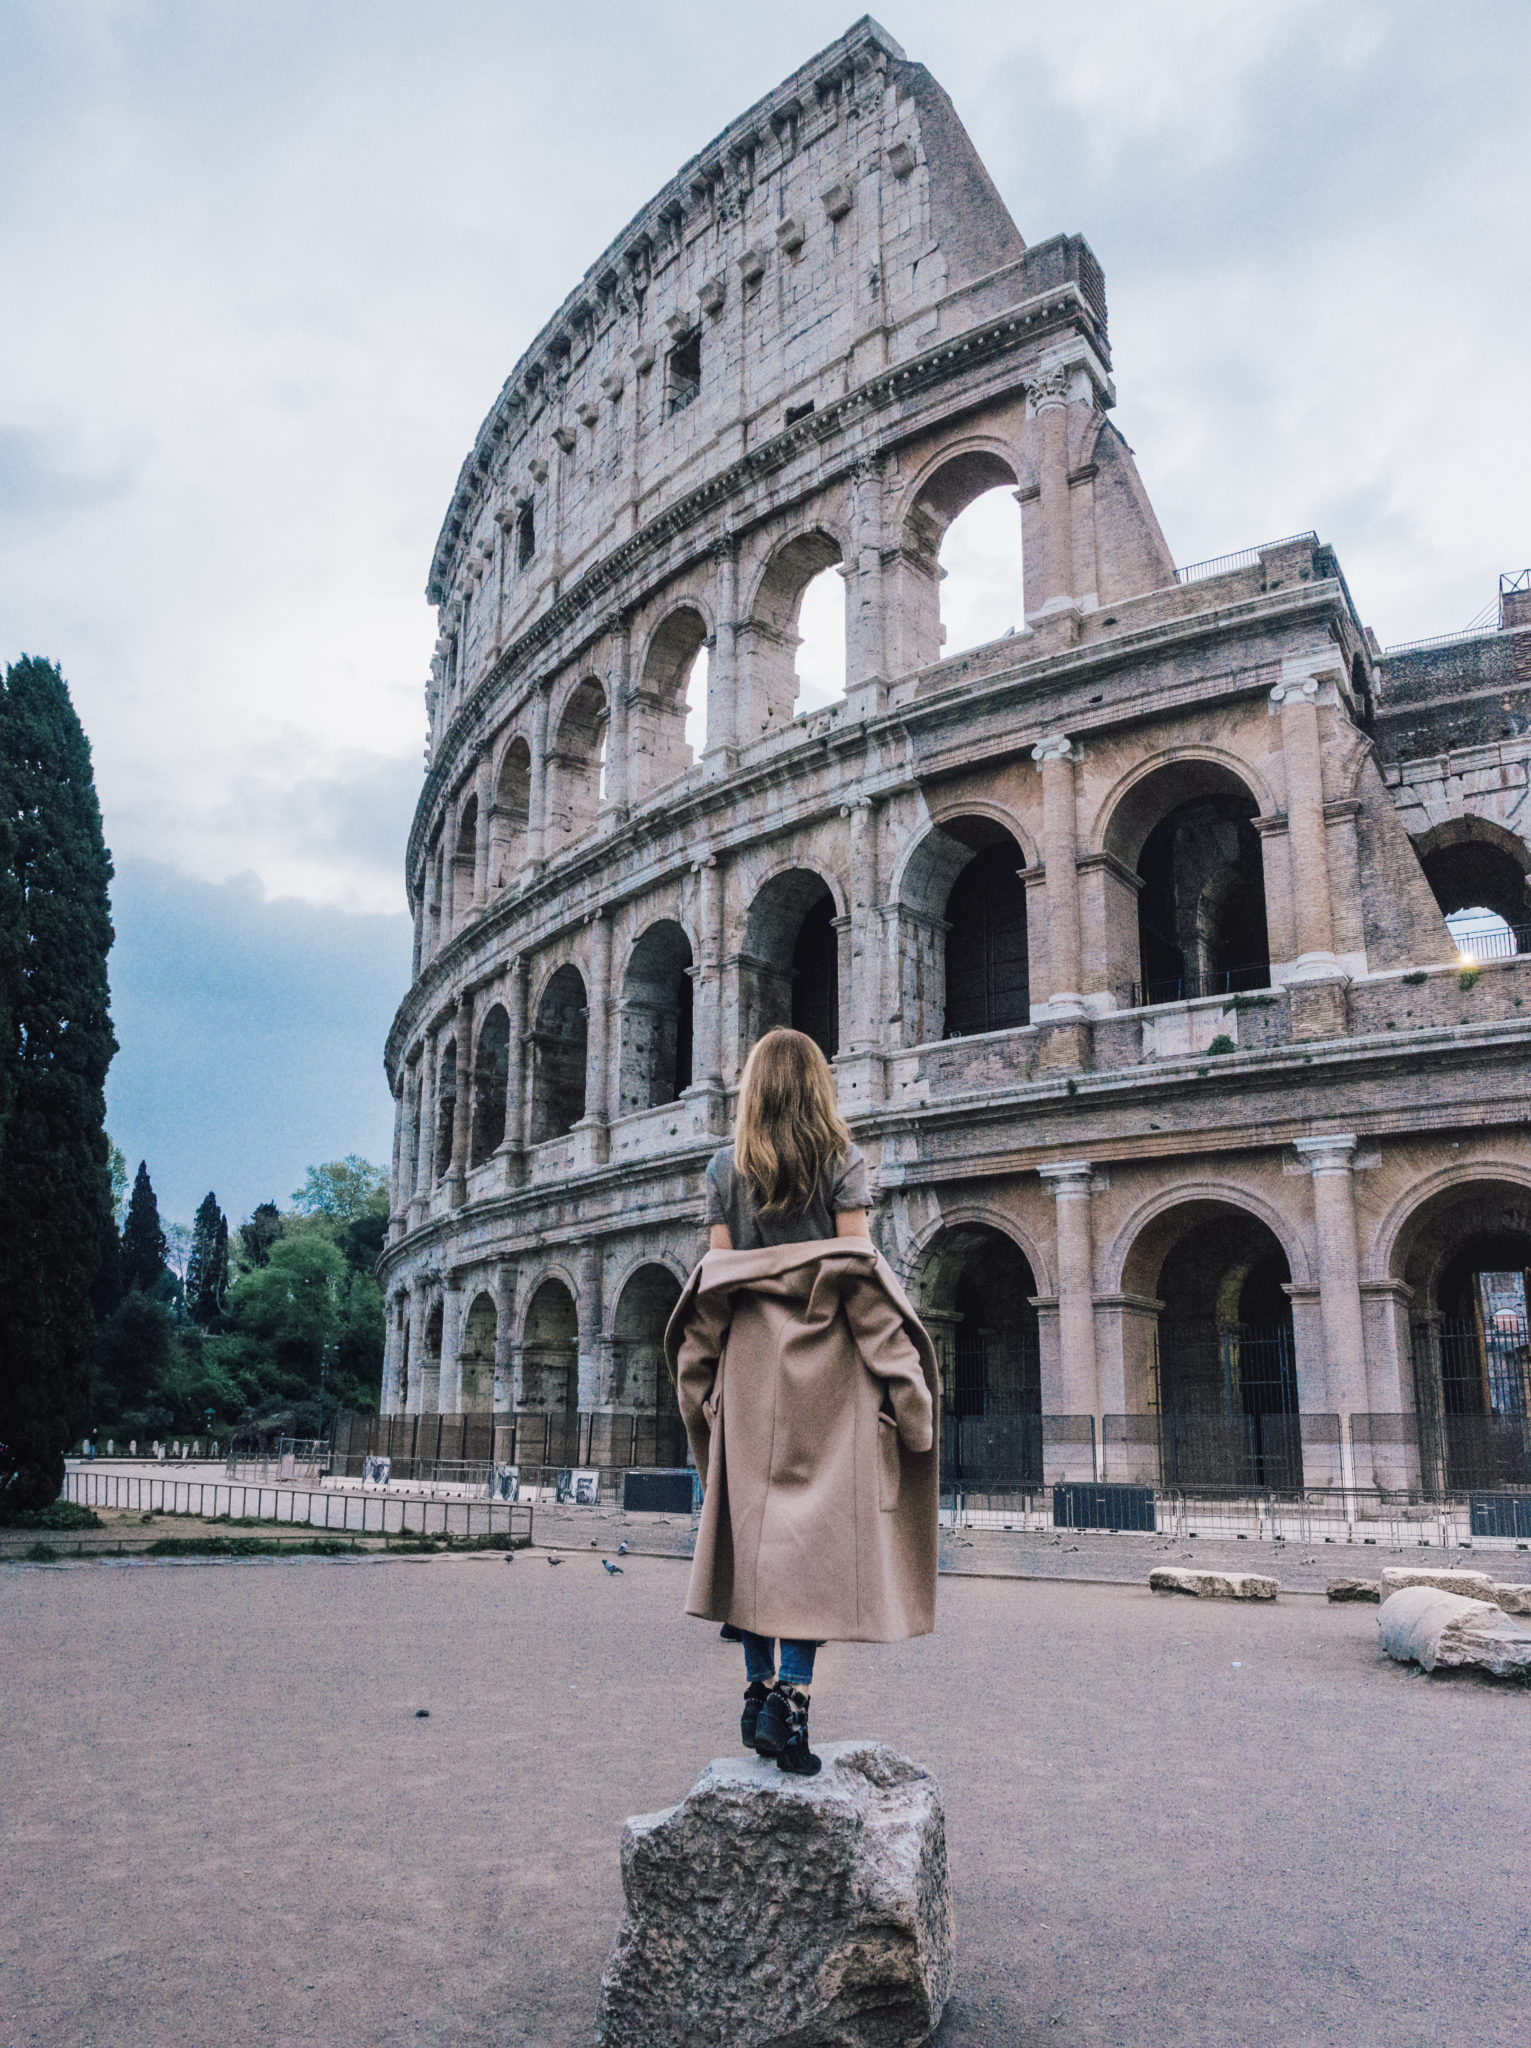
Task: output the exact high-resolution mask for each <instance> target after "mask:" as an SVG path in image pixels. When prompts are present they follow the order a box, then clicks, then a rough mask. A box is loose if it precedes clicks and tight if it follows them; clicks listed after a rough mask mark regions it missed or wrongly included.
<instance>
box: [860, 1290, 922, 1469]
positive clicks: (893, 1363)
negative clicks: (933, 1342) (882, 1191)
mask: <svg viewBox="0 0 1531 2048" xmlns="http://www.w3.org/2000/svg"><path fill="white" fill-rule="evenodd" d="M841 1298H842V1300H843V1302H844V1304H845V1314H846V1319H847V1321H848V1322H849V1323H850V1326H851V1335H852V1336H853V1337H854V1338H855V1340H856V1347H857V1349H858V1350H859V1351H860V1353H861V1359H862V1363H863V1364H864V1365H865V1367H866V1369H867V1371H868V1372H869V1373H871V1374H872V1376H873V1378H874V1379H879V1380H883V1381H885V1382H886V1384H887V1389H888V1396H889V1398H890V1400H891V1401H892V1403H893V1414H894V1417H895V1419H896V1421H897V1423H898V1433H899V1438H900V1440H901V1441H902V1443H903V1445H904V1448H905V1449H906V1450H910V1451H928V1450H929V1449H930V1447H931V1445H932V1443H933V1442H934V1441H935V1413H934V1409H933V1407H932V1404H931V1398H930V1388H929V1386H928V1384H927V1383H926V1379H925V1368H924V1366H923V1365H922V1364H921V1363H920V1354H919V1352H918V1351H916V1350H915V1348H914V1343H913V1340H912V1339H911V1338H910V1335H909V1332H908V1331H907V1330H906V1329H905V1328H904V1318H903V1316H902V1315H901V1314H900V1312H899V1310H898V1307H897V1306H896V1304H895V1303H893V1302H892V1301H890V1300H889V1299H888V1295H887V1292H886V1290H885V1289H884V1288H883V1287H882V1286H881V1284H880V1283H879V1282H878V1280H877V1279H876V1277H875V1275H872V1274H868V1275H867V1276H865V1277H864V1278H863V1277H860V1276H857V1277H856V1278H854V1279H852V1280H850V1281H849V1282H848V1283H847V1285H846V1288H845V1292H844V1294H843V1296H842V1297H841Z"/></svg>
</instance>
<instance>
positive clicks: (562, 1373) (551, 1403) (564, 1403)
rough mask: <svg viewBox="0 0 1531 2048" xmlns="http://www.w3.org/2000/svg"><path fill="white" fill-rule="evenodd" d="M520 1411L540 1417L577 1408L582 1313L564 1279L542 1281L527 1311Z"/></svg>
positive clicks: (573, 1412) (523, 1333) (571, 1413)
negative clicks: (530, 1412)
mask: <svg viewBox="0 0 1531 2048" xmlns="http://www.w3.org/2000/svg"><path fill="white" fill-rule="evenodd" d="M520 1406H521V1408H522V1409H523V1410H530V1411H532V1412H533V1413H534V1414H540V1415H573V1414H575V1413H577V1412H578V1409H579V1311H578V1310H577V1309H576V1307H575V1305H574V1296H573V1295H572V1294H571V1293H570V1292H569V1290H568V1288H567V1287H565V1286H564V1284H563V1282H562V1281H561V1280H544V1281H543V1283H542V1285H541V1286H540V1287H539V1288H538V1289H537V1292H536V1293H535V1294H534V1295H533V1296H532V1298H531V1302H530V1304H529V1305H528V1307H527V1311H526V1324H525V1327H524V1330H523V1332H522V1338H521V1402H520Z"/></svg>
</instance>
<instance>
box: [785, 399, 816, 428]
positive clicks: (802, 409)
mask: <svg viewBox="0 0 1531 2048" xmlns="http://www.w3.org/2000/svg"><path fill="white" fill-rule="evenodd" d="M812 411H813V400H812V399H811V398H805V399H804V400H803V402H802V404H801V405H789V406H788V407H787V410H786V412H785V413H784V414H783V415H782V424H783V425H784V426H788V427H795V426H796V425H797V423H798V421H799V420H805V419H807V417H808V415H809V414H810V413H811V412H812Z"/></svg>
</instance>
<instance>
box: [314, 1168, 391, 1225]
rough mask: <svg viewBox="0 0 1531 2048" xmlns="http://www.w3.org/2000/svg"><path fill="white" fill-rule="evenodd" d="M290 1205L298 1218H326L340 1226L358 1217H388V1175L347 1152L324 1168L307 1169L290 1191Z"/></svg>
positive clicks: (352, 1221)
mask: <svg viewBox="0 0 1531 2048" xmlns="http://www.w3.org/2000/svg"><path fill="white" fill-rule="evenodd" d="M292 1205H293V1207H294V1208H295V1209H296V1210H297V1211H298V1213H299V1215H300V1216H327V1217H329V1218H330V1219H331V1221H332V1222H334V1223H336V1224H340V1225H344V1224H347V1223H354V1222H355V1221H356V1219H357V1218H358V1217H360V1216H375V1215H379V1214H381V1215H382V1216H383V1217H385V1218H386V1217H387V1214H388V1176H387V1174H386V1173H384V1171H383V1169H382V1168H381V1167H380V1166H374V1165H373V1164H372V1163H371V1161H370V1160H367V1159H363V1158H362V1157H361V1156H360V1155H359V1154H358V1153H355V1152H348V1153H347V1154H346V1156H345V1158H344V1159H332V1160H330V1161H329V1163H328V1164H327V1165H325V1166H311V1167H309V1169H308V1171H307V1173H306V1174H305V1175H304V1176H303V1185H302V1187H300V1188H295V1189H294V1190H293V1196H292Z"/></svg>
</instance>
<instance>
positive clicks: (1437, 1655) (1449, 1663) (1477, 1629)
mask: <svg viewBox="0 0 1531 2048" xmlns="http://www.w3.org/2000/svg"><path fill="white" fill-rule="evenodd" d="M1377 1626H1378V1628H1379V1629H1380V1630H1381V1631H1382V1647H1383V1649H1384V1650H1385V1651H1386V1652H1387V1654H1388V1656H1390V1657H1392V1658H1394V1659H1396V1661H1397V1662H1398V1663H1400V1664H1409V1663H1413V1664H1419V1665H1421V1666H1423V1668H1424V1669H1425V1670H1426V1671H1434V1670H1435V1669H1436V1668H1437V1666H1439V1667H1442V1668H1444V1669H1455V1668H1456V1667H1458V1666H1464V1665H1465V1666H1470V1667H1471V1668H1473V1669H1475V1670H1479V1671H1489V1672H1492V1673H1493V1675H1494V1676H1495V1677H1496V1678H1519V1677H1531V1629H1528V1628H1524V1627H1523V1626H1522V1625H1521V1623H1520V1622H1518V1621H1513V1620H1512V1619H1511V1618H1510V1616H1509V1615H1507V1614H1504V1613H1502V1612H1501V1611H1500V1609H1499V1608H1498V1607H1497V1606H1495V1605H1494V1604H1493V1602H1492V1601H1488V1600H1465V1599H1463V1597H1462V1595H1461V1594H1460V1593H1443V1592H1441V1591H1440V1589H1439V1588H1438V1587H1435V1586H1404V1587H1402V1588H1401V1589H1400V1590H1399V1591H1398V1592H1396V1593H1390V1594H1389V1595H1388V1597H1387V1599H1386V1600H1384V1601H1383V1603H1382V1607H1381V1610H1380V1612H1379V1613H1378V1616H1377Z"/></svg>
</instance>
